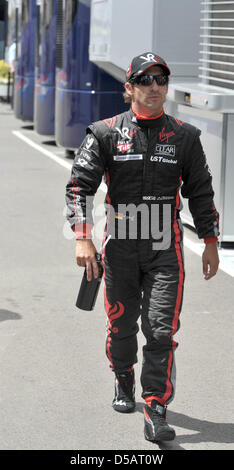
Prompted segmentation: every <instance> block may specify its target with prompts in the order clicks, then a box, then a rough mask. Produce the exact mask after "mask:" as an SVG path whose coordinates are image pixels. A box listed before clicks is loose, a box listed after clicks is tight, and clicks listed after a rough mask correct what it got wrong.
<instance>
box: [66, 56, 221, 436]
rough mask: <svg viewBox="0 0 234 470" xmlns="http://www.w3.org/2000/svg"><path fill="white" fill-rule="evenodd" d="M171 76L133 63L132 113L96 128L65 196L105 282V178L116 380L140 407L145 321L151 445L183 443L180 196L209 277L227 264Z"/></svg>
mask: <svg viewBox="0 0 234 470" xmlns="http://www.w3.org/2000/svg"><path fill="white" fill-rule="evenodd" d="M169 75H170V69H169V67H168V66H167V64H166V62H165V61H164V60H163V59H162V58H161V57H159V56H157V55H155V54H154V53H152V52H146V53H143V54H141V55H140V56H137V57H135V58H134V59H133V60H132V62H131V65H130V67H129V69H128V71H127V73H126V78H127V81H126V83H125V90H126V93H127V96H128V97H129V99H130V100H131V103H132V104H131V108H130V109H129V111H127V112H125V113H122V114H120V115H118V116H114V117H112V118H110V119H105V120H104V121H99V122H95V123H93V124H92V125H90V126H89V127H88V129H87V135H86V137H85V139H84V141H83V143H82V145H81V146H80V148H79V149H78V151H77V154H76V157H75V160H74V164H73V168H72V174H71V178H70V180H69V182H68V184H67V188H66V199H67V205H68V220H69V221H70V223H71V226H72V228H73V230H74V231H75V234H76V240H77V243H76V259H77V263H78V265H79V266H86V268H87V277H88V279H89V280H90V279H91V278H92V275H94V276H95V277H97V275H98V269H97V263H96V258H95V253H96V248H95V246H94V244H93V242H92V234H91V230H92V228H93V219H92V202H90V200H91V199H90V198H91V197H93V196H94V194H95V193H96V191H97V189H98V187H99V185H100V183H101V180H102V176H103V175H104V174H105V177H106V183H107V188H108V190H107V194H106V207H107V225H106V231H105V236H107V235H109V234H110V233H111V239H110V241H109V243H108V244H107V245H106V247H105V251H104V254H103V261H104V280H105V289H104V297H105V309H106V313H107V317H108V323H107V340H106V353H107V357H108V359H109V361H110V367H111V369H112V370H113V371H114V373H115V396H114V400H113V403H112V406H113V408H114V409H115V410H116V411H119V412H130V411H133V410H134V408H135V395H134V386H135V379H134V364H135V363H136V362H137V332H138V324H137V321H138V319H139V316H140V315H141V326H142V331H143V334H144V336H145V338H146V344H145V346H144V347H143V365H142V372H141V385H142V397H143V398H144V400H145V402H146V403H145V407H144V421H145V427H144V432H145V438H146V439H149V440H151V441H160V440H171V439H174V437H175V432H174V429H172V428H171V427H170V426H169V425H168V424H167V422H166V406H167V405H168V403H170V402H171V400H172V399H173V397H174V392H175V359H174V352H175V349H176V347H177V346H178V343H176V342H175V341H174V339H173V337H174V335H175V333H176V332H177V331H178V328H179V325H180V322H179V315H180V311H181V306H182V300H183V287H184V260H183V228H182V224H181V221H180V216H179V211H180V209H181V206H182V204H181V201H180V196H179V190H180V188H181V193H182V196H183V197H185V198H188V199H189V208H190V211H191V213H192V216H193V220H194V224H195V227H196V230H197V233H198V237H199V238H203V239H204V241H205V249H204V253H203V273H204V277H205V279H207V280H208V279H210V278H211V277H212V276H214V275H215V273H216V271H217V269H218V263H219V259H218V251H217V236H218V234H219V232H218V213H217V211H216V209H215V206H214V203H213V196H214V192H213V189H212V184H211V175H210V171H209V168H208V165H207V162H206V157H205V155H204V152H203V149H202V145H201V142H200V138H199V136H200V131H199V130H198V129H197V128H195V127H194V126H192V125H190V124H187V123H184V122H181V121H179V120H177V119H175V118H173V117H171V116H169V115H166V114H165V113H164V109H163V103H164V101H165V98H166V94H167V91H168V77H169ZM129 205H131V206H129ZM110 208H111V210H110ZM131 208H135V211H134V210H133V212H131ZM165 208H166V209H167V211H164V210H165ZM138 209H140V210H138ZM113 214H114V215H113ZM165 218H166V223H165ZM131 223H133V224H134V228H135V230H133V231H131ZM152 226H153V230H152ZM164 226H166V231H165V229H164V230H163V227H164ZM149 228H151V230H150V229H149ZM157 235H159V236H157ZM160 237H161V238H160ZM156 239H157V243H155V240H156Z"/></svg>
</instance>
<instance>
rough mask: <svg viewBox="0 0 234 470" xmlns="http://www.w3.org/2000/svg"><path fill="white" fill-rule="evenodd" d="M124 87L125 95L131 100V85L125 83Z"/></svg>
mask: <svg viewBox="0 0 234 470" xmlns="http://www.w3.org/2000/svg"><path fill="white" fill-rule="evenodd" d="M124 87H125V91H126V93H127V94H128V95H129V96H131V98H132V96H133V86H132V85H131V83H129V82H126V83H125V84H124Z"/></svg>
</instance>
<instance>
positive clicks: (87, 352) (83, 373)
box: [0, 103, 234, 451]
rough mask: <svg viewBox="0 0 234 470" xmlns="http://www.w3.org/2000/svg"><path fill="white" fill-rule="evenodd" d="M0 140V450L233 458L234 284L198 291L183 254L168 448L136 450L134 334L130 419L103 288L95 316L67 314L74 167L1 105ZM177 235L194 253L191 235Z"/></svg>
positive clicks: (77, 274) (139, 412)
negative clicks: (119, 407) (202, 453)
mask: <svg viewBox="0 0 234 470" xmlns="http://www.w3.org/2000/svg"><path fill="white" fill-rule="evenodd" d="M15 131H16V132H15ZM0 139H1V150H0V191H1V231H0V246H1V255H0V256H1V269H0V276H1V282H0V291H1V305H0V405H1V406H0V449H1V450H7V449H12V450H17V449H19V450H22V449H25V450H35V449H40V450H45V449H60V450H65V449H68V450H69V449H79V450H91V449H92V450H95V449H103V450H105V449H108V450H119V449H122V450H147V451H155V450H156V449H165V450H217V449H220V450H231V449H233V448H234V424H233V310H234V308H233V305H234V289H233V276H232V275H230V274H228V273H227V272H225V271H223V270H220V271H219V272H218V274H217V275H216V276H215V277H214V278H213V279H211V280H210V281H208V282H207V281H205V280H204V279H203V275H202V264H201V257H200V256H199V254H197V253H195V252H194V251H192V250H191V249H190V248H188V246H189V244H187V245H186V246H185V260H186V262H185V266H186V281H185V294H184V304H183V311H182V313H181V329H180V331H179V332H178V333H177V335H176V337H175V339H176V340H177V341H178V342H179V347H178V350H177V351H176V363H177V390H176V395H175V399H174V401H173V402H172V403H171V405H170V406H169V407H168V422H169V423H170V424H171V425H172V426H173V427H174V428H175V430H176V434H177V437H176V439H175V441H173V442H169V443H161V444H160V445H158V444H153V443H150V442H147V441H145V439H144V435H143V400H142V398H141V388H140V380H139V377H140V369H141V358H142V356H141V348H142V345H143V344H144V338H143V336H142V334H141V332H140V333H139V356H138V364H137V365H136V368H135V370H136V399H137V407H136V411H135V413H133V414H129V415H124V414H120V413H116V412H115V411H114V410H113V409H112V407H111V402H112V398H113V387H114V377H113V373H112V372H111V371H110V369H109V364H108V361H107V359H106V357H105V325H106V317H105V312H104V307H103V304H104V302H103V284H102V287H101V291H100V293H99V296H98V300H97V305H96V308H95V310H94V311H92V312H83V311H80V310H78V309H77V308H76V307H75V300H76V296H77V292H78V289H79V285H80V282H81V278H82V274H83V269H82V268H78V267H77V266H76V263H75V241H74V238H72V233H71V232H70V229H69V228H68V226H67V224H66V219H65V197H64V194H65V185H66V183H67V180H68V178H69V173H70V166H71V163H72V160H69V159H67V158H66V157H65V155H64V150H63V149H62V148H58V147H56V146H55V145H54V142H53V140H54V138H53V137H46V136H39V135H38V134H36V132H35V131H34V130H33V127H32V125H31V124H30V123H24V122H22V121H20V120H17V119H15V117H14V115H13V112H12V110H11V108H10V106H9V105H8V104H4V103H1V104H0ZM30 142H31V144H30ZM53 156H54V157H55V158H54V159H53ZM62 162H64V165H62ZM103 195H104V193H103V191H102V190H101V189H100V190H99V192H98V195H97V202H98V204H99V203H100V202H101V201H102V200H103ZM102 223H103V217H102V215H100V227H101V226H102ZM185 235H186V239H187V240H190V241H191V242H192V243H193V244H194V245H196V243H198V247H200V245H199V243H200V242H198V240H197V238H196V235H195V234H194V232H193V231H192V230H190V229H189V228H187V227H185Z"/></svg>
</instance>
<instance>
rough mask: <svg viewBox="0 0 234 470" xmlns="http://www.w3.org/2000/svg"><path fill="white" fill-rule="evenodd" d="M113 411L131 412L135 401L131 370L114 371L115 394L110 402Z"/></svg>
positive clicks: (132, 371)
mask: <svg viewBox="0 0 234 470" xmlns="http://www.w3.org/2000/svg"><path fill="white" fill-rule="evenodd" d="M112 406H113V408H114V410H115V411H119V412H120V413H131V412H132V411H134V409H135V406H136V402H135V374H134V369H132V370H131V371H126V372H120V373H117V372H116V373H115V396H114V399H113V402H112Z"/></svg>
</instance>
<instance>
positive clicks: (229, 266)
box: [12, 131, 234, 277]
mask: <svg viewBox="0 0 234 470" xmlns="http://www.w3.org/2000/svg"><path fill="white" fill-rule="evenodd" d="M12 134H14V135H15V136H16V137H18V138H19V139H21V140H23V141H24V142H26V143H27V144H28V145H31V147H33V148H35V149H36V150H38V151H39V152H41V153H43V154H44V155H46V156H47V157H49V158H50V159H51V160H53V161H55V162H56V163H58V164H59V165H61V166H63V167H64V168H66V169H67V170H70V171H71V169H72V164H71V163H69V162H66V161H65V160H64V159H63V158H61V157H58V156H57V155H54V154H53V152H50V151H49V150H47V149H44V148H43V147H42V146H41V145H39V144H36V143H35V142H33V141H32V140H31V139H29V138H28V137H26V136H25V135H24V134H22V132H20V131H12ZM99 189H101V191H103V192H104V193H106V191H107V186H106V184H105V183H104V182H102V183H101V184H100V186H99ZM184 245H185V246H186V247H187V248H189V250H191V251H193V252H194V253H196V254H197V255H199V256H202V253H203V250H204V247H202V246H201V245H200V244H198V243H194V242H193V241H191V240H189V238H187V237H184ZM219 256H220V264H219V269H221V271H224V272H225V273H226V274H229V276H232V277H234V265H233V263H231V261H228V259H225V260H224V257H222V250H221V251H220V252H219Z"/></svg>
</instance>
